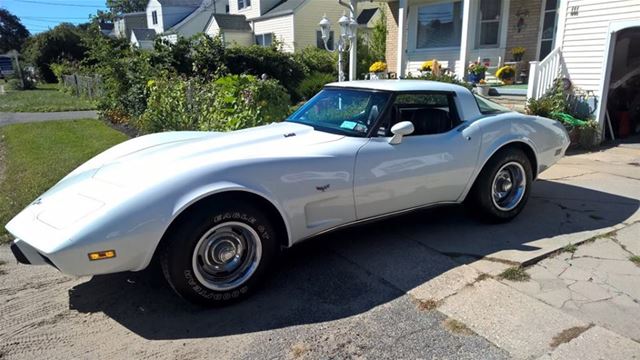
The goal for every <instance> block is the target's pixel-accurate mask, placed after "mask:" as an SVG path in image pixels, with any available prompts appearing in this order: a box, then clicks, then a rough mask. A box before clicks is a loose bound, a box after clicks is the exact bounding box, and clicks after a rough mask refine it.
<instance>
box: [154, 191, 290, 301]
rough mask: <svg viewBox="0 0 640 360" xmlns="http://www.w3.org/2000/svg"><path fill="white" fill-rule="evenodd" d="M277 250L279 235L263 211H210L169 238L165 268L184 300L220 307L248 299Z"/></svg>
mask: <svg viewBox="0 0 640 360" xmlns="http://www.w3.org/2000/svg"><path fill="white" fill-rule="evenodd" d="M277 251H278V246H277V241H276V234H275V232H274V229H273V227H272V226H271V224H270V223H269V221H268V220H267V217H266V216H264V215H263V214H262V212H261V211H259V210H256V209H254V208H253V207H251V206H249V205H245V204H241V203H236V204H233V205H228V206H226V205H224V204H222V205H219V206H213V207H211V208H208V207H206V206H205V207H200V208H198V209H197V210H195V211H193V212H192V213H190V214H188V216H187V217H185V219H184V220H183V221H181V222H180V223H179V224H178V225H177V227H176V228H175V229H174V231H172V233H171V234H169V238H168V239H167V245H166V246H165V247H164V248H163V251H162V253H161V265H162V270H163V273H164V275H165V278H166V279H167V281H168V282H169V284H170V285H171V287H172V288H173V289H174V290H175V291H176V292H177V293H178V294H179V295H180V296H182V297H183V298H185V299H187V300H189V301H192V302H195V303H198V304H201V305H206V306H217V305H225V304H227V303H230V302H233V301H236V300H239V299H241V298H244V297H246V296H247V295H249V294H250V293H251V292H252V290H253V289H254V288H256V287H257V286H258V285H259V284H260V282H261V280H262V278H263V277H264V275H265V274H266V273H267V272H268V269H269V268H270V267H271V264H272V263H273V261H274V258H275V257H276V256H277Z"/></svg>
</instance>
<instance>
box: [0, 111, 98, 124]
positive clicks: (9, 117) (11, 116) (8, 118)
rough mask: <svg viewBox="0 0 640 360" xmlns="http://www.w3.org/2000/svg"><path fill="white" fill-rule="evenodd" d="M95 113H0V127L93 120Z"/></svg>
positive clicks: (95, 116) (96, 115) (96, 113)
mask: <svg viewBox="0 0 640 360" xmlns="http://www.w3.org/2000/svg"><path fill="white" fill-rule="evenodd" d="M97 117H98V112H97V111H93V110H90V111H61V112H36V113H31V112H0V126H4V125H10V124H21V123H30V122H40V121H51V120H75V119H95V118H97Z"/></svg>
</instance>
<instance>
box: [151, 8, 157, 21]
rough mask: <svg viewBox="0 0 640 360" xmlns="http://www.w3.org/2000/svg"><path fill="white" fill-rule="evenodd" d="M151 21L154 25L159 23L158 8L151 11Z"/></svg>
mask: <svg viewBox="0 0 640 360" xmlns="http://www.w3.org/2000/svg"><path fill="white" fill-rule="evenodd" d="M151 23H152V24H153V25H158V11H157V10H153V11H152V12H151Z"/></svg>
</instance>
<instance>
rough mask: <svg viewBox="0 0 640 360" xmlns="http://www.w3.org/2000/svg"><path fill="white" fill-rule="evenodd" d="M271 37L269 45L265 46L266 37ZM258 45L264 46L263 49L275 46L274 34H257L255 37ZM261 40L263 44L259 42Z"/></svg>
mask: <svg viewBox="0 0 640 360" xmlns="http://www.w3.org/2000/svg"><path fill="white" fill-rule="evenodd" d="M267 35H269V36H270V37H271V41H270V42H269V45H266V44H265V37H266V36H267ZM253 38H254V40H255V43H256V45H258V46H262V47H270V46H271V45H273V39H274V38H275V35H274V33H272V32H270V33H262V34H255V35H254V36H253ZM259 38H261V39H262V43H259V42H258V39H259Z"/></svg>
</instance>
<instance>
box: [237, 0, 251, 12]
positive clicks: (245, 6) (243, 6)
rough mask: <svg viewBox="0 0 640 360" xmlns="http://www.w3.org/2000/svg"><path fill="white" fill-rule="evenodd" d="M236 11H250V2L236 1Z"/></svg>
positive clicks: (247, 0) (249, 0)
mask: <svg viewBox="0 0 640 360" xmlns="http://www.w3.org/2000/svg"><path fill="white" fill-rule="evenodd" d="M237 4H238V11H239V10H248V9H251V0H238V2H237Z"/></svg>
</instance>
